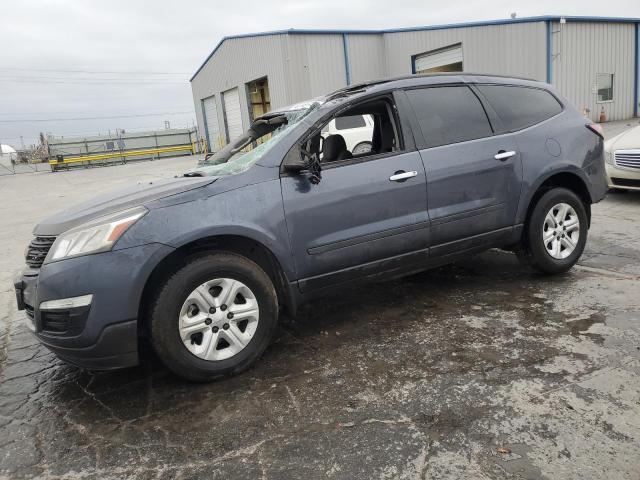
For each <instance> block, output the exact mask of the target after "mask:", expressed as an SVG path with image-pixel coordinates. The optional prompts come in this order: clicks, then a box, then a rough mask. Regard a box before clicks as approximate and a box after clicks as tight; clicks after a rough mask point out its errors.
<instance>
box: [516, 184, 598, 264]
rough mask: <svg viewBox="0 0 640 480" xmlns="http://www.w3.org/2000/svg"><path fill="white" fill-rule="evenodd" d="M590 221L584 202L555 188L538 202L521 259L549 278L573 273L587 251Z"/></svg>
mask: <svg viewBox="0 0 640 480" xmlns="http://www.w3.org/2000/svg"><path fill="white" fill-rule="evenodd" d="M587 230H588V219H587V212H586V210H585V206H584V204H583V203H582V200H580V198H579V197H578V196H577V195H576V194H575V193H573V192H572V191H571V190H568V189H566V188H561V187H557V188H553V189H551V190H548V191H547V192H545V193H544V194H543V195H542V197H540V199H539V200H538V202H537V203H536V205H535V207H534V208H533V212H532V213H531V216H530V217H529V221H528V222H527V224H526V225H525V232H524V235H523V241H522V246H521V250H520V252H519V257H520V258H521V259H524V260H525V261H526V262H527V263H529V264H530V265H532V266H533V267H534V268H536V269H537V270H539V271H541V272H543V273H547V274H558V273H563V272H566V271H568V270H569V269H571V267H573V266H574V265H575V264H576V262H577V261H578V259H579V258H580V256H581V255H582V252H583V251H584V247H585V245H586V242H587Z"/></svg>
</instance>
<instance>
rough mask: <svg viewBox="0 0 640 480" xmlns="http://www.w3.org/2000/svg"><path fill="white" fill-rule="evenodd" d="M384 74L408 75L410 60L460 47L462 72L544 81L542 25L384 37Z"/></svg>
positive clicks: (544, 59)
mask: <svg viewBox="0 0 640 480" xmlns="http://www.w3.org/2000/svg"><path fill="white" fill-rule="evenodd" d="M384 43H385V48H386V74H387V75H389V76H397V75H408V74H410V73H411V67H412V65H411V57H412V56H414V55H419V54H421V53H424V52H427V51H430V50H435V49H438V48H443V47H448V46H451V45H454V44H456V43H462V52H463V57H464V60H463V63H464V70H465V71H467V72H474V73H497V74H501V75H514V76H521V77H528V78H534V79H536V80H542V81H544V80H545V78H546V24H545V22H531V23H518V24H510V25H509V24H507V25H485V26H477V27H462V28H449V29H441V30H422V31H407V32H394V33H385V34H384Z"/></svg>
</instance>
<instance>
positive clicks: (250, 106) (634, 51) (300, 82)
mask: <svg viewBox="0 0 640 480" xmlns="http://www.w3.org/2000/svg"><path fill="white" fill-rule="evenodd" d="M639 28H640V19H636V18H633V19H632V18H607V17H559V16H544V17H529V18H518V19H507V20H495V21H487V22H474V23H462V24H452V25H439V26H430V27H415V28H404V29H395V30H375V31H374V30H283V31H275V32H264V33H255V34H247V35H236V36H231V37H225V38H223V39H222V40H221V41H220V43H218V45H217V46H216V47H215V49H214V50H213V52H211V54H210V55H209V57H208V58H207V59H206V60H205V62H204V63H203V64H202V66H201V67H200V68H199V69H198V70H197V72H196V73H195V74H194V75H193V77H192V78H191V88H192V92H193V99H194V103H195V110H196V115H197V120H198V126H199V128H200V132H201V134H202V135H203V136H205V138H207V140H208V143H209V145H210V146H211V149H212V150H214V151H215V150H217V149H218V148H220V146H222V145H224V144H225V143H226V142H228V141H229V140H230V139H232V138H234V137H235V136H237V135H238V134H239V132H241V131H242V130H244V129H246V128H247V127H248V126H249V124H250V122H251V120H252V119H253V117H255V116H257V115H259V114H261V113H262V112H265V111H268V110H270V109H276V108H279V107H282V106H285V105H289V104H292V103H296V102H299V101H302V100H306V99H309V98H313V97H316V96H319V95H323V94H326V93H329V92H331V91H333V90H336V89H338V88H341V87H344V86H345V85H349V84H352V83H358V82H363V81H367V80H374V79H379V78H385V77H394V76H399V75H407V74H411V73H421V72H443V71H468V72H475V73H498V74H502V75H514V76H524V77H529V78H534V79H537V80H542V81H547V82H549V83H552V84H554V85H555V86H556V87H557V88H558V89H559V91H560V92H561V93H562V94H563V95H565V96H566V97H567V98H568V99H569V100H570V101H571V102H572V103H573V104H574V105H575V106H576V107H577V108H578V109H581V110H584V111H585V112H587V115H589V116H590V117H591V118H592V119H593V120H597V119H598V118H599V116H600V113H601V111H602V110H603V109H604V112H605V115H606V117H607V120H622V119H627V118H631V117H633V116H638V109H639V105H638V96H639V95H638V94H639V88H640V87H639V85H638V77H639V76H640V71H639V70H640V53H639V50H640V48H639V41H640V40H639V33H638V32H639Z"/></svg>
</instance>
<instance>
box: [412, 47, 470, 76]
mask: <svg viewBox="0 0 640 480" xmlns="http://www.w3.org/2000/svg"><path fill="white" fill-rule="evenodd" d="M414 61H415V63H414V67H415V71H416V73H426V72H461V71H462V44H460V43H458V44H457V45H451V46H450V47H445V48H439V49H438V50H432V51H430V52H425V53H423V54H421V55H417V56H416V57H415V60H414Z"/></svg>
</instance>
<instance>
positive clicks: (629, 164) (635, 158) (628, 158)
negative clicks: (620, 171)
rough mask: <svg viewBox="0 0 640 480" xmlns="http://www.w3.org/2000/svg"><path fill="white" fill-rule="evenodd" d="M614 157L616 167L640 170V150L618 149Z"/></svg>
mask: <svg viewBox="0 0 640 480" xmlns="http://www.w3.org/2000/svg"><path fill="white" fill-rule="evenodd" d="M613 157H614V159H615V162H616V167H621V168H632V169H634V170H640V150H618V151H616V152H615V153H614V154H613Z"/></svg>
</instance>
